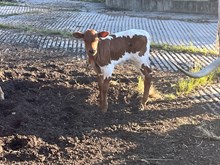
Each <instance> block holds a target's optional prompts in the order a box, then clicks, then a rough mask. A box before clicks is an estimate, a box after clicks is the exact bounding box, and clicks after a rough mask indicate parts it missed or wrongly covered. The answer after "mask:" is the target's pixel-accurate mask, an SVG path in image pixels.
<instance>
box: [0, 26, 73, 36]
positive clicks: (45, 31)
mask: <svg viewBox="0 0 220 165" xmlns="http://www.w3.org/2000/svg"><path fill="white" fill-rule="evenodd" d="M0 29H18V30H25V31H29V32H36V33H42V34H47V35H61V36H63V37H71V36H72V34H71V32H69V31H67V30H62V31H59V30H50V29H42V30H40V29H36V28H33V27H32V26H13V25H7V24H0Z"/></svg>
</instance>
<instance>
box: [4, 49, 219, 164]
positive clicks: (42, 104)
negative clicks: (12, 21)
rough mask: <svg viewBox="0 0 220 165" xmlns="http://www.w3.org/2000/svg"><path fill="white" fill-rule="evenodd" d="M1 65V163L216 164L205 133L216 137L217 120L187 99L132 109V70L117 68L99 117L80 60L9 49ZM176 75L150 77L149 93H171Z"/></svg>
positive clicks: (92, 81)
mask: <svg viewBox="0 0 220 165" xmlns="http://www.w3.org/2000/svg"><path fill="white" fill-rule="evenodd" d="M0 58H1V62H0V66H1V72H0V78H1V83H0V85H1V87H2V89H3V90H4V92H5V100H4V101H1V102H0V163H1V164H6V165H7V164H13V163H14V164H15V163H17V164H83V165H84V164H134V165H136V164H156V165H157V164H158V165H161V164H168V165H175V164H181V165H182V164H186V165H190V164H193V165H195V164H199V165H203V164H204V165H207V164H213V165H215V164H216V165H217V164H220V156H219V153H220V141H219V139H218V137H209V136H207V134H205V130H209V131H210V132H212V133H214V134H215V135H220V131H219V130H220V129H219V128H220V121H219V116H217V115H216V114H213V113H212V111H211V110H210V109H208V108H207V109H206V108H202V107H204V105H202V104H195V103H193V102H191V101H190V100H189V99H188V98H187V97H177V98H175V99H173V100H168V99H165V98H158V99H155V98H154V99H150V101H149V103H148V109H147V110H144V111H140V110H138V107H139V101H140V95H139V94H138V92H137V91H136V90H135V89H136V86H137V75H138V72H137V71H136V70H135V68H134V67H133V66H132V65H130V64H126V65H124V66H120V67H117V69H116V72H115V74H114V76H113V80H112V82H111V86H110V90H109V111H108V112H107V113H106V114H102V113H101V112H100V110H99V108H98V106H97V96H98V90H97V83H96V78H95V74H94V72H93V70H92V69H90V67H88V66H87V64H86V61H85V60H76V59H74V58H73V57H72V54H68V53H58V52H53V51H50V50H48V51H42V50H41V51H38V50H35V49H27V48H23V47H16V46H13V47H12V46H11V47H8V46H7V45H6V46H3V45H1V47H0ZM178 76H179V75H178V74H176V73H164V72H161V71H156V72H155V73H154V80H153V82H154V86H155V88H156V89H157V90H158V91H159V92H161V93H162V96H163V95H165V94H169V93H175V89H174V88H173V85H172V84H174V83H175V81H176V80H177V79H178ZM201 128H202V129H201ZM202 130H204V131H202Z"/></svg>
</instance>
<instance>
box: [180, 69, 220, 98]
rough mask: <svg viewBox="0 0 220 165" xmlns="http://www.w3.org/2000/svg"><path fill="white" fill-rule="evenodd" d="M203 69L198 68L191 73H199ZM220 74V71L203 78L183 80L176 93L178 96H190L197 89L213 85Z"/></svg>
mask: <svg viewBox="0 0 220 165" xmlns="http://www.w3.org/2000/svg"><path fill="white" fill-rule="evenodd" d="M200 69H201V68H200V67H198V66H196V67H195V68H194V69H192V70H191V72H197V71H199V70H200ZM219 73H220V69H217V71H215V72H213V73H211V74H209V75H208V76H205V77H202V78H198V79H195V78H181V79H180V80H179V81H178V82H177V84H176V91H177V94H178V95H183V94H189V93H190V92H192V91H194V90H196V89H197V88H199V87H201V86H204V85H208V84H211V83H212V82H213V80H214V79H215V77H216V76H217V75H218V74H219Z"/></svg>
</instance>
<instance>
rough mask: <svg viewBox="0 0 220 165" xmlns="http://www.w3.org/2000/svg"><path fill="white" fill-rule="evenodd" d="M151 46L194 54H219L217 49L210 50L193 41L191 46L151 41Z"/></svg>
mask: <svg viewBox="0 0 220 165" xmlns="http://www.w3.org/2000/svg"><path fill="white" fill-rule="evenodd" d="M151 48H153V49H158V50H165V51H170V52H175V53H194V54H202V55H215V56H218V55H219V53H218V51H217V50H210V49H207V48H198V47H196V46H195V45H193V44H192V43H190V44H189V46H186V45H169V44H156V43H151Z"/></svg>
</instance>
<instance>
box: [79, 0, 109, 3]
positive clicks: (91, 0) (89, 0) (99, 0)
mask: <svg viewBox="0 0 220 165" xmlns="http://www.w3.org/2000/svg"><path fill="white" fill-rule="evenodd" d="M79 1H85V2H101V3H104V2H105V0H79Z"/></svg>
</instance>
